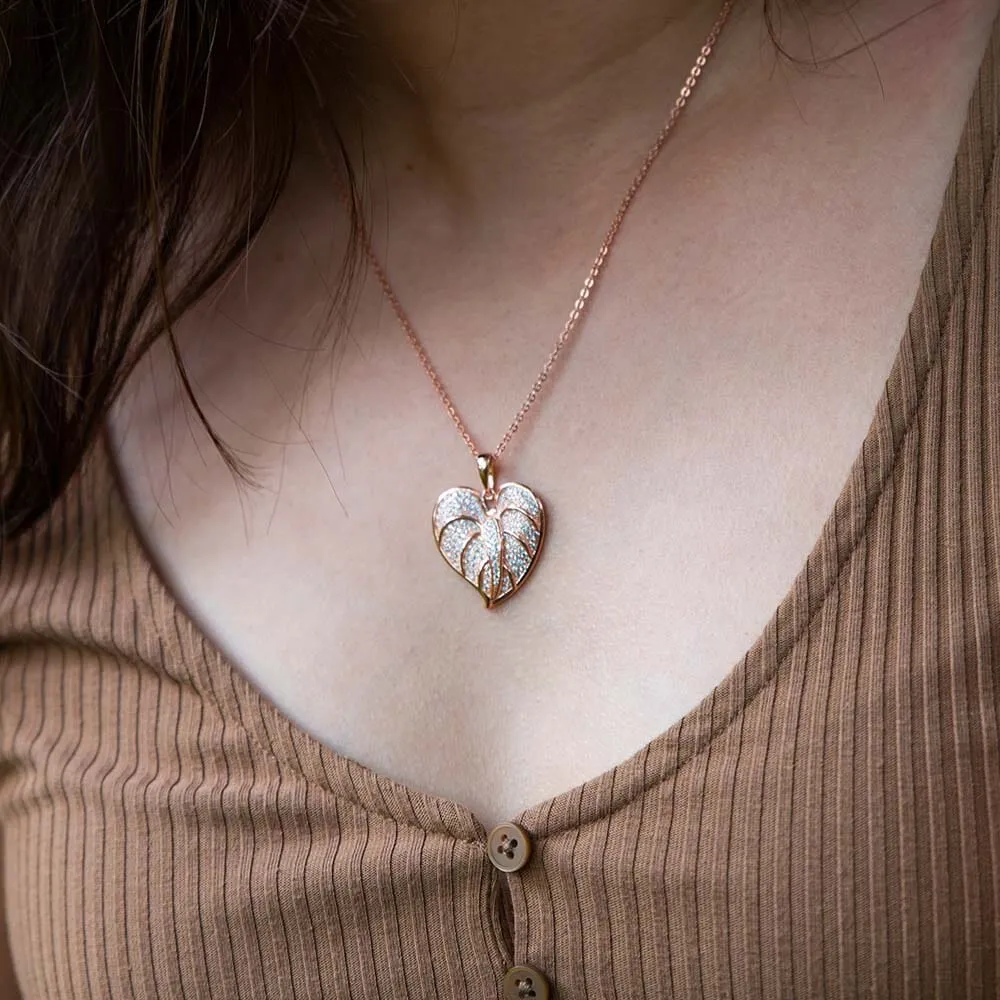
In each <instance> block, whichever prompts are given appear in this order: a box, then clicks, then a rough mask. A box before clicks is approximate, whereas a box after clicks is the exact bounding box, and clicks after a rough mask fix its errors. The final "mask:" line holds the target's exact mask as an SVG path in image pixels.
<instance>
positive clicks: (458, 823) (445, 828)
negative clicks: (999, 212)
mask: <svg viewBox="0 0 1000 1000" xmlns="http://www.w3.org/2000/svg"><path fill="white" fill-rule="evenodd" d="M998 49H1000V18H998V20H997V21H996V22H994V26H993V30H992V32H991V37H990V42H989V43H988V45H987V48H986V52H985V55H984V58H983V61H982V64H981V66H980V69H979V73H978V75H977V78H976V83H975V86H974V90H973V94H972V97H971V99H970V102H969V105H968V115H967V118H966V122H965V126H964V128H963V131H962V137H961V140H960V142H959V146H958V149H957V151H956V154H955V157H954V160H953V164H952V170H951V176H950V180H949V183H948V187H947V189H946V192H945V195H944V200H943V204H942V207H941V210H940V213H939V215H938V219H937V223H936V226H935V231H934V235H933V238H932V241H931V245H930V249H929V253H928V256H927V259H926V262H925V265H924V268H923V272H922V275H921V278H920V282H919V285H918V288H917V292H916V296H915V300H914V303H913V306H912V308H911V311H910V314H909V320H908V323H907V328H906V331H905V333H904V335H903V337H902V341H901V343H900V345H899V348H898V350H897V352H896V356H895V359H894V362H893V365H892V368H891V370H890V373H889V376H888V378H887V380H886V383H885V387H884V389H883V391H882V393H881V395H880V398H879V401H878V404H877V406H876V410H875V415H874V418H873V420H872V423H871V425H870V429H869V431H868V433H867V435H866V436H865V438H864V440H863V442H862V445H861V449H860V452H859V453H858V455H857V457H856V458H855V460H854V462H853V464H852V467H851V470H850V473H849V475H848V477H847V480H846V482H845V483H844V485H843V487H842V489H841V491H840V493H839V495H838V497H837V500H836V502H835V504H834V507H833V510H832V511H831V513H830V514H829V515H828V517H827V519H826V521H825V523H824V525H823V528H822V530H821V532H820V535H819V537H818V539H817V540H816V542H815V544H814V545H813V548H812V550H811V551H810V553H809V555H808V556H807V558H806V561H805V564H804V566H803V567H802V569H801V570H800V571H799V573H798V575H797V577H796V579H795V581H794V582H793V584H792V586H791V588H790V590H789V591H788V592H787V593H786V594H785V596H784V597H783V598H782V600H781V601H780V603H779V604H778V607H777V609H776V610H775V612H774V614H773V615H772V616H771V619H770V620H769V622H768V623H767V625H766V626H765V627H764V630H763V631H762V632H761V634H760V635H759V636H758V637H757V639H756V640H755V642H754V643H753V645H752V646H751V647H750V648H749V649H748V650H747V652H746V653H745V654H744V656H743V657H742V658H741V659H740V660H739V661H738V662H737V664H736V665H735V666H734V667H733V668H732V669H731V670H730V671H729V672H728V673H727V674H726V675H725V676H724V678H723V679H722V680H721V681H720V682H719V683H718V684H717V685H716V686H715V687H714V688H713V689H712V690H711V691H710V692H709V693H708V694H707V695H706V696H705V697H704V698H703V699H702V700H701V701H700V702H699V703H698V704H697V705H696V706H695V707H694V708H692V709H691V710H690V711H688V712H687V713H686V714H685V715H683V716H682V717H681V718H680V719H679V720H678V721H677V722H675V723H674V724H673V725H671V726H670V727H669V728H668V729H666V730H665V731H664V732H662V733H660V734H659V735H657V736H655V737H654V738H653V739H652V740H650V741H649V742H648V743H647V744H646V745H645V746H643V747H642V748H641V749H639V750H638V751H636V752H635V753H633V754H632V755H630V756H629V757H627V758H626V759H625V760H623V761H621V762H620V763H618V764H616V765H613V766H612V767H610V768H608V769H607V770H605V771H604V772H602V773H601V774H599V775H597V776H595V777H593V778H590V779H588V780H586V781H584V782H582V783H580V784H578V785H576V786H575V787H573V788H570V789H568V790H567V791H564V792H560V793H558V794H556V795H555V796H552V797H550V798H548V799H546V800H545V801H542V802H540V803H538V804H536V805H534V806H531V807H529V808H528V809H525V810H523V811H521V812H520V813H519V814H518V815H517V816H515V817H513V819H514V821H515V822H517V823H519V824H520V825H521V826H523V827H524V828H525V829H527V830H529V831H530V832H531V833H532V834H533V835H534V836H535V837H545V836H552V835H554V834H556V833H558V832H561V831H564V830H567V829H571V828H578V827H580V826H583V825H585V824H588V823H592V822H595V821H597V820H600V819H602V818H606V817H608V816H610V815H611V814H612V813H614V812H615V811H617V810H618V809H621V808H623V807H625V806H626V805H628V804H629V803H630V802H632V801H634V800H635V799H636V798H637V797H638V796H639V795H641V794H642V793H643V792H645V791H646V790H647V789H649V788H651V787H653V786H654V785H657V784H660V783H662V782H664V781H667V780H668V779H669V778H670V777H671V776H672V775H674V774H676V773H677V772H678V771H679V770H680V769H681V768H682V767H683V766H684V765H685V764H686V763H687V762H688V761H690V760H692V759H693V758H695V757H696V756H697V755H698V754H699V753H701V752H702V751H704V750H705V749H706V748H707V747H709V746H710V745H711V744H712V742H713V741H715V740H716V739H717V737H718V736H719V735H720V734H721V733H722V732H724V731H725V730H726V729H727V728H728V727H729V726H730V725H731V724H732V723H733V722H734V721H735V720H737V719H738V718H739V717H740V715H741V714H742V712H743V711H744V710H745V708H746V707H747V706H748V705H749V704H750V703H751V702H752V701H753V700H754V699H755V698H756V697H757V696H758V695H760V694H761V692H762V691H764V690H766V688H767V687H768V685H769V684H770V683H771V682H772V681H773V680H774V678H775V677H776V675H777V674H778V672H779V671H780V669H781V668H782V665H783V664H784V663H785V662H786V661H787V659H788V657H789V654H790V653H791V652H792V650H793V649H794V648H795V646H796V645H797V643H798V642H799V640H800V639H801V638H802V637H803V635H804V634H805V633H806V631H807V630H808V628H809V625H810V623H811V622H812V621H813V619H814V617H815V616H816V614H817V613H818V612H819V611H820V609H821V608H822V607H823V605H824V604H825V602H826V601H827V599H828V597H829V595H830V594H831V593H832V592H833V591H834V590H835V589H836V587H837V584H838V580H839V579H840V576H841V573H842V572H843V570H844V569H845V567H846V566H847V564H848V563H849V561H850V559H851V556H852V555H853V553H854V552H855V551H856V549H857V548H858V545H859V543H860V541H861V540H862V538H863V537H864V535H865V532H866V530H867V528H868V526H869V524H870V522H871V519H872V514H873V512H874V511H875V509H876V507H877V505H878V504H879V503H880V501H881V498H882V497H883V494H884V487H885V485H886V483H887V482H888V481H889V479H890V477H891V476H892V473H893V469H894V466H895V462H896V458H897V456H898V455H899V452H900V450H901V448H902V444H903V442H904V440H905V439H906V437H907V435H908V433H909V432H910V429H911V427H912V426H913V423H914V418H915V417H916V415H917V414H918V412H919V409H920V405H921V401H922V399H923V397H924V387H925V386H926V383H927V381H928V377H929V375H930V373H931V371H932V370H933V368H934V367H935V365H936V363H937V361H938V359H939V357H940V351H941V349H942V341H943V336H944V335H943V330H944V327H945V324H946V319H947V315H948V312H949V310H950V309H951V307H952V303H953V300H954V293H955V290H956V288H957V286H958V285H959V283H960V282H961V280H962V275H963V271H964V269H965V267H966V262H967V259H968V254H969V248H970V246H971V243H972V239H973V236H974V233H975V230H976V228H977V227H978V226H979V225H981V224H982V218H983V208H984V202H985V195H986V191H987V188H988V183H989V177H990V175H991V173H992V169H993V166H994V163H995V153H996V140H997V138H998V131H1000V128H998V122H997V120H996V119H997V115H998V113H1000V107H998V105H1000V102H998V101H997V99H996V96H995V95H996V93H997V89H998V86H1000V81H998V80H997V79H996V71H997V63H998V56H1000V53H998ZM986 162H988V163H989V164H990V170H988V171H984V172H983V175H982V176H981V177H979V178H977V176H976V171H975V170H974V166H978V165H980V164H983V163H986ZM932 265H933V266H932ZM942 274H943V275H944V276H945V281H944V283H943V284H942V282H941V276H942ZM87 475H88V476H89V477H92V481H93V482H95V483H101V484H102V490H103V492H104V495H105V497H107V495H108V494H110V501H109V502H110V504H111V508H112V509H111V516H112V518H113V520H115V521H116V522H118V524H119V528H120V530H121V531H122V532H123V533H124V535H125V544H126V546H127V549H128V558H129V560H130V572H131V574H132V575H133V577H134V575H135V573H136V571H137V570H138V573H139V576H140V577H141V578H142V587H141V588H140V587H137V588H136V592H137V593H138V592H139V591H140V590H141V592H142V598H143V600H145V601H149V602H150V610H151V612H152V613H151V614H149V615H146V616H144V617H143V618H142V619H141V621H142V625H143V627H144V628H147V629H149V630H150V631H151V632H158V631H159V630H161V629H162V630H166V628H168V627H170V628H173V630H174V632H175V636H176V641H177V642H178V643H180V644H181V646H182V647H183V648H184V649H186V650H189V651H190V654H191V655H189V656H188V657H186V661H190V662H191V664H193V668H192V671H191V677H190V681H191V683H192V684H194V685H195V686H196V687H197V688H198V690H199V692H200V693H201V694H202V695H203V697H205V698H207V699H209V700H210V701H212V702H214V703H215V704H216V705H217V707H218V708H219V711H220V712H222V713H223V716H224V718H226V719H227V720H236V722H237V723H238V724H239V725H240V726H241V727H242V728H243V729H244V730H245V731H246V734H247V737H248V738H249V739H250V740H251V741H252V742H253V744H254V745H255V747H256V749H257V750H258V752H259V753H261V754H264V755H266V756H267V757H269V758H271V759H272V760H273V761H275V762H276V763H277V764H278V766H279V767H282V768H285V769H291V770H293V771H295V772H297V773H299V774H300V775H301V776H303V777H304V778H306V779H307V780H309V781H310V782H312V783H314V784H315V785H318V786H320V787H322V788H323V789H324V790H325V791H327V792H329V793H331V794H333V795H334V796H336V797H337V798H339V799H341V800H344V801H348V802H351V803H353V804H354V805H355V806H357V807H359V808H361V809H364V810H365V811H367V812H368V813H370V814H373V815H377V816H382V817H387V818H389V819H391V820H392V821H394V822H399V823H406V824H412V825H416V826H418V827H420V828H422V829H424V830H425V831H428V832H435V833H440V834H445V835H448V836H452V837H455V838H458V839H461V840H464V841H467V842H477V843H482V842H484V841H485V837H486V828H485V826H484V824H483V823H481V822H480V821H479V819H478V818H477V817H476V816H475V814H474V813H473V811H472V810H471V809H470V808H469V807H467V806H465V805H462V804H461V803H459V802H456V801H453V800H450V799H447V798H444V797H441V796H437V795H434V794H432V793H429V792H423V791H420V790H417V789H415V788H413V787H411V786H408V785H406V784H403V783H402V782H399V781H396V780H395V779H393V778H391V777H389V776H387V775H384V774H381V773H378V772H377V771H375V770H374V769H373V768H370V767H368V766H366V765H364V764H362V763H360V762H358V761H356V760H354V759H352V758H350V757H348V756H346V755H344V754H341V753H339V752H338V751H336V750H334V749H333V748H332V747H331V746H329V745H328V744H326V743H324V742H323V741H321V740H319V739H318V738H317V737H314V736H313V735H311V734H310V733H309V732H308V731H307V730H306V729H304V728H303V727H301V726H299V725H298V724H296V723H295V722H293V721H292V720H291V719H290V718H289V717H288V716H287V715H285V714H284V713H283V712H282V711H281V710H280V709H279V708H278V707H277V706H276V705H275V704H274V703H273V702H272V701H271V700H270V699H269V698H268V697H267V696H266V695H264V693H263V692H262V691H261V690H260V689H258V688H257V687H256V686H255V685H254V684H253V683H251V681H250V680H249V679H248V678H247V676H246V675H245V674H244V673H243V672H242V671H241V670H240V669H239V668H238V667H237V666H236V665H235V664H234V663H232V662H231V661H230V660H229V659H228V658H227V657H226V655H225V654H224V653H223V652H222V650H221V649H220V648H219V647H218V646H216V645H215V644H214V643H213V642H212V640H211V639H210V638H209V637H208V636H207V635H206V633H205V632H204V631H203V630H202V629H201V628H200V627H199V626H198V625H197V624H196V623H195V621H194V619H193V618H192V616H190V615H189V614H188V612H187V611H186V609H185V608H184V607H183V606H182V605H181V603H180V602H179V601H178V600H177V599H176V598H175V597H174V596H173V594H172V593H171V592H170V590H169V588H168V587H167V585H166V583H165V581H164V579H163V578H162V576H161V575H160V574H159V572H158V571H157V569H156V568H155V564H154V561H153V559H152V558H151V556H150V554H149V552H148V551H147V549H146V547H145V543H144V541H143V539H142V536H141V533H140V532H139V530H138V527H137V525H136V523H135V521H134V519H133V515H132V512H131V509H130V508H129V505H128V503H127V501H126V498H125V492H124V488H123V485H122V482H121V479H120V474H119V472H118V470H117V467H116V463H115V459H114V455H113V448H112V444H111V440H110V432H109V430H108V429H107V427H105V430H104V433H103V434H102V435H101V438H100V441H99V443H98V445H97V446H96V447H95V448H94V450H93V452H92V454H91V458H90V462H89V463H88V469H87ZM94 492H97V491H96V490H95V491H94ZM144 610H145V608H144ZM150 638H155V637H153V636H150ZM143 645H145V644H142V643H140V648H142V647H143ZM153 645H155V641H154V642H153Z"/></svg>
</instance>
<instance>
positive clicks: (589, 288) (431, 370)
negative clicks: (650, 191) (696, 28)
mask: <svg viewBox="0 0 1000 1000" xmlns="http://www.w3.org/2000/svg"><path fill="white" fill-rule="evenodd" d="M734 3H735V0H726V3H725V4H724V5H723V7H722V10H721V11H720V12H719V16H718V17H717V18H716V20H715V24H713V25H712V30H711V31H710V32H709V35H708V38H706V39H705V44H704V45H702V47H701V51H700V52H699V53H698V58H697V59H696V60H695V64H694V65H693V66H692V67H691V70H690V72H689V73H688V75H687V78H686V79H685V81H684V86H683V87H681V91H680V94H679V95H678V97H677V100H676V101H674V106H673V107H672V108H671V110H670V115H669V116H668V118H667V121H666V124H665V125H664V126H663V128H662V129H661V130H660V132H659V134H658V135H657V137H656V139H655V141H654V142H653V145H652V146H650V147H649V149H648V150H647V152H646V155H645V156H644V157H643V159H642V163H641V164H640V166H639V170H638V171H637V173H636V175H635V177H633V178H632V183H631V184H630V185H629V187H628V190H627V191H626V192H625V197H624V198H623V199H622V201H621V204H620V205H619V206H618V211H617V212H615V216H614V218H613V219H612V220H611V225H610V227H609V228H608V232H607V235H606V236H605V237H604V242H603V243H602V244H601V248H600V250H598V251H597V256H596V257H595V258H594V263H593V264H591V266H590V273H589V274H588V275H587V277H586V279H585V280H584V282H583V285H582V286H581V288H580V292H579V294H578V295H577V298H576V301H575V302H574V303H573V308H572V309H571V310H570V314H569V316H568V317H567V319H566V324H565V325H564V326H563V329H562V332H561V333H560V334H559V337H558V338H557V340H556V342H555V346H554V347H553V348H552V351H551V353H550V354H549V356H548V358H547V359H546V361H545V364H544V365H543V366H542V370H541V371H540V372H539V373H538V377H537V378H536V379H535V383H534V385H532V387H531V390H530V391H529V392H528V395H527V396H526V397H525V399H524V402H523V403H522V404H521V407H520V409H519V410H518V411H517V415H516V416H515V417H514V419H513V420H512V421H511V424H510V426H509V427H508V428H507V431H506V433H505V434H504V436H503V437H502V438H501V439H500V443H499V444H498V445H497V446H496V448H494V449H493V451H492V453H491V455H492V457H493V459H494V460H499V458H500V456H501V455H502V454H503V453H504V451H505V450H506V448H507V445H508V444H510V440H511V438H512V437H513V436H514V435H515V434H516V433H517V429H518V428H519V427H520V426H521V422H522V421H523V420H524V418H525V416H526V415H527V413H528V411H529V410H530V409H531V407H532V406H533V405H534V403H535V400H536V399H537V398H538V395H539V393H540V392H541V391H542V387H543V386H544V385H545V383H546V381H548V378H549V375H550V374H551V372H552V368H553V366H554V365H555V363H556V359H557V358H558V357H559V355H560V353H561V352H562V350H563V348H564V347H565V346H566V344H567V343H568V342H569V340H570V337H571V336H572V334H573V331H574V330H575V329H576V328H577V326H578V325H579V322H580V320H581V319H582V317H583V315H584V313H585V312H586V310H587V304H588V303H589V301H590V297H591V295H592V293H593V291H594V288H595V286H596V285H597V280H598V278H599V277H600V274H601V271H602V270H603V268H604V264H605V261H607V259H608V255H609V254H610V253H611V247H612V245H613V244H614V242H615V238H616V237H617V236H618V231H619V230H620V229H621V227H622V223H623V222H624V221H625V216H626V215H627V213H628V210H629V208H630V206H631V205H632V202H633V200H634V199H635V196H636V194H637V193H638V191H639V188H640V187H642V183H643V181H644V180H645V179H646V176H647V174H648V173H649V171H650V169H651V168H652V166H653V163H654V162H655V161H656V158H657V157H658V156H659V155H660V150H662V149H663V147H664V145H665V144H666V141H667V139H668V138H669V137H670V133H671V132H672V131H673V130H674V126H675V125H676V124H677V122H678V121H679V120H680V117H681V115H682V114H683V112H684V108H685V107H686V105H687V103H688V100H689V99H690V97H691V94H692V93H693V92H694V89H695V87H696V86H697V85H698V81H699V79H701V75H702V72H703V70H704V69H705V66H706V65H707V63H708V59H709V56H711V54H712V50H713V49H714V48H715V44H716V42H718V40H719V35H720V34H721V33H722V29H723V28H724V27H725V24H726V21H727V20H728V19H729V15H730V13H731V11H732V9H733V5H734ZM362 235H363V242H364V249H365V253H366V255H367V257H368V260H369V261H370V262H371V265H372V269H373V271H374V272H375V275H376V277H377V278H378V280H379V283H380V284H381V286H382V290H383V291H384V292H385V297H386V299H387V300H388V302H389V304H390V306H392V310H393V312H394V313H395V314H396V319H397V320H399V324H400V326H401V327H402V328H403V332H404V333H405V334H406V337H407V340H409V342H410V345H411V346H412V347H413V350H414V351H415V352H416V354H417V357H418V358H419V359H420V364H421V365H422V367H423V369H424V371H425V372H426V373H427V375H428V377H429V378H430V380H431V382H432V383H433V385H434V388H435V389H436V390H437V393H438V395H439V396H440V397H441V402H442V403H443V404H444V407H445V409H446V410H447V411H448V415H449V416H450V417H451V419H452V421H453V423H454V424H455V426H456V427H457V428H458V432H459V434H461V435H462V439H463V440H464V441H465V443H466V445H467V446H468V449H469V451H470V452H471V453H472V454H473V456H477V455H480V454H482V453H483V452H482V449H481V448H479V447H478V446H477V445H476V442H475V441H474V440H473V438H472V435H471V434H470V433H469V430H468V428H467V427H466V426H465V421H464V420H462V418H461V416H460V415H459V412H458V410H457V408H456V407H455V404H454V403H453V402H452V399H451V396H450V395H449V394H448V391H447V389H445V386H444V382H443V381H442V380H441V376H440V375H438V373H437V369H436V368H435V367H434V365H433V364H432V363H431V359H430V357H429V356H428V354H427V351H426V349H425V348H424V345H423V343H421V340H420V338H419V337H418V336H417V331H416V330H415V329H414V327H413V324H412V323H411V322H410V318H409V317H408V316H407V314H406V311H405V310H404V309H403V306H402V303H401V302H400V301H399V297H398V296H397V295H396V292H395V289H394V288H393V287H392V284H391V282H390V281H389V276H388V275H387V274H386V272H385V268H384V267H383V266H382V262H381V261H380V260H379V259H378V256H377V255H376V253H375V250H374V249H373V247H372V245H371V240H370V239H369V236H368V233H367V232H364V233H363V234H362Z"/></svg>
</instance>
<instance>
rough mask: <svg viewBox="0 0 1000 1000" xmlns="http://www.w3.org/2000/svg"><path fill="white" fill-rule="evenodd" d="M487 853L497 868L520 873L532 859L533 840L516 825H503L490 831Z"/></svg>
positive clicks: (487, 839) (487, 840)
mask: <svg viewBox="0 0 1000 1000" xmlns="http://www.w3.org/2000/svg"><path fill="white" fill-rule="evenodd" d="M486 852H487V854H489V856H490V861H492V862H493V866H494V867H495V868H499V869H500V871H502V872H519V871H520V870H521V869H522V868H523V867H524V866H525V865H526V864H527V863H528V858H530V857H531V838H530V837H529V836H528V835H527V834H526V833H525V832H524V830H522V829H521V828H520V827H519V826H518V825H517V824H516V823H501V824H500V825H499V826H495V827H493V829H492V830H490V835H489V837H487V838H486Z"/></svg>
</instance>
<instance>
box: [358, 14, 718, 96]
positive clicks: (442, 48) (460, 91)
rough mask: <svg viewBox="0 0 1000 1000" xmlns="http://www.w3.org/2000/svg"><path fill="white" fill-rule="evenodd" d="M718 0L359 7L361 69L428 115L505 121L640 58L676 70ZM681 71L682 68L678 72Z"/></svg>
mask: <svg viewBox="0 0 1000 1000" xmlns="http://www.w3.org/2000/svg"><path fill="white" fill-rule="evenodd" d="M719 6H721V0H718V2H716V0H614V2H608V0H543V2H539V0H507V2H505V3H502V4H499V3H496V2H494V0H420V2H418V3H413V2H410V0H404V2H400V0H366V2H364V3H363V4H361V5H360V7H359V13H358V18H359V24H358V29H359V31H360V33H361V35H362V39H363V42H364V46H365V48H366V49H367V51H368V53H369V55H368V59H367V65H366V67H365V69H366V70H367V72H368V73H369V74H370V75H371V76H373V77H375V78H376V79H378V80H379V82H380V83H382V84H383V85H386V86H389V87H394V88H396V89H399V90H400V91H402V92H404V93H405V94H406V95H407V96H408V98H409V99H410V100H412V101H415V102H419V103H420V104H421V105H422V106H424V108H425V109H426V110H427V111H428V113H452V114H460V113H475V112H504V111H506V112H510V111H513V110H516V109H524V108H525V107H526V106H532V105H537V104H540V103H544V102H546V101H550V100H552V99H555V98H558V96H559V95H561V94H565V93H567V92H571V91H574V90H575V89H576V87H577V86H578V85H579V84H580V83H581V81H584V80H585V79H587V78H590V77H593V76H594V75H595V74H597V75H602V74H604V73H605V72H606V71H607V70H608V69H609V68H610V67H615V66H617V67H618V68H619V70H624V69H626V68H627V67H628V66H629V65H630V64H634V63H635V62H637V61H642V57H643V54H644V53H647V54H650V55H652V53H654V52H655V58H656V59H657V60H658V62H659V65H660V67H661V69H662V70H663V71H665V72H669V71H670V70H671V69H672V68H675V69H683V68H686V66H687V64H688V63H690V62H691V61H692V58H693V55H694V54H695V53H692V51H691V46H692V43H695V45H697V40H698V38H699V37H700V36H701V35H702V34H704V30H705V29H707V26H708V25H709V24H710V23H711V19H712V17H713V15H714V13H715V10H716V8H717V7H719ZM681 64H684V65H683V67H682V65H681Z"/></svg>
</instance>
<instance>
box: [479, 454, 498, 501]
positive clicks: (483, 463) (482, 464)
mask: <svg viewBox="0 0 1000 1000" xmlns="http://www.w3.org/2000/svg"><path fill="white" fill-rule="evenodd" d="M476 465H477V466H478V467H479V478H480V479H481V480H482V482H483V489H484V490H485V491H486V496H487V498H491V497H493V496H494V491H493V484H494V482H495V479H494V468H493V456H492V455H490V454H489V453H488V452H483V454H481V455H477V456H476Z"/></svg>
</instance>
